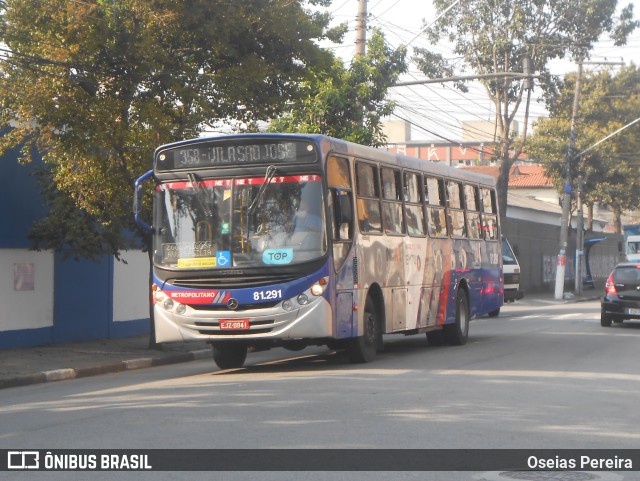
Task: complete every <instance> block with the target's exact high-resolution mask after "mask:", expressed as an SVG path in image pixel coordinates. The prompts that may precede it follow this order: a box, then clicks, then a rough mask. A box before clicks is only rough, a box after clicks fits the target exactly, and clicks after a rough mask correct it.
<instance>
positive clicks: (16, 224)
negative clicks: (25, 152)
mask: <svg viewBox="0 0 640 481" xmlns="http://www.w3.org/2000/svg"><path fill="white" fill-rule="evenodd" d="M18 152H19V149H13V150H10V151H9V152H8V153H7V155H5V156H4V157H0V165H2V173H3V175H5V176H6V178H7V179H9V182H6V183H5V184H4V186H3V187H2V189H0V205H2V209H0V225H2V230H1V231H0V248H14V249H20V248H28V247H29V246H30V242H29V240H28V239H27V235H28V234H29V230H30V229H31V224H32V223H33V222H34V221H35V220H36V219H39V218H41V217H44V216H45V215H46V213H47V211H46V209H45V208H44V207H43V205H42V198H41V197H40V191H39V189H38V187H37V185H36V179H35V177H34V175H33V174H34V172H35V171H36V169H37V168H39V167H42V165H43V164H42V160H41V159H40V158H37V159H36V160H35V161H34V162H33V163H32V164H28V165H20V164H19V163H18Z"/></svg>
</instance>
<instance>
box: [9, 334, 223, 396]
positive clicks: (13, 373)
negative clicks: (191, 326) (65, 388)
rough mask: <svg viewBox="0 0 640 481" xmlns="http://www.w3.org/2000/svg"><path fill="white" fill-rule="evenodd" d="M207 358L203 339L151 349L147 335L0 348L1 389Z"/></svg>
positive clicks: (208, 350) (207, 349)
mask: <svg viewBox="0 0 640 481" xmlns="http://www.w3.org/2000/svg"><path fill="white" fill-rule="evenodd" d="M209 358H211V348H210V347H209V346H208V345H207V344H206V343H205V342H201V341H195V342H189V343H181V342H175V343H166V344H161V345H160V347H159V349H150V348H149V336H148V335H145V336H138V337H128V338H122V339H104V340H100V341H84V342H74V343H69V344H56V345H50V346H39V347H27V348H18V349H6V350H2V349H0V389H3V388H8V387H16V386H26V385H29V384H37V383H43V382H51V381H62V380H66V379H75V378H78V377H87V376H95V375H98V374H106V373H113V372H120V371H125V370H128V369H143V368H147V367H152V366H162V365H165V364H175V363H179V362H188V361H194V360H196V359H209ZM211 362H212V363H213V359H212V358H211Z"/></svg>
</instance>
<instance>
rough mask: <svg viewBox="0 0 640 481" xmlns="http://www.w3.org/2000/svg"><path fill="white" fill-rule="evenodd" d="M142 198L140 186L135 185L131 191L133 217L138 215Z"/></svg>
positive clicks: (142, 193) (142, 192)
mask: <svg viewBox="0 0 640 481" xmlns="http://www.w3.org/2000/svg"><path fill="white" fill-rule="evenodd" d="M143 197H144V191H143V190H142V185H140V184H137V185H136V186H135V189H134V191H133V213H134V215H138V214H140V212H141V210H142V198H143Z"/></svg>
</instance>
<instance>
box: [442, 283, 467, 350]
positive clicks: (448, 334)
mask: <svg viewBox="0 0 640 481" xmlns="http://www.w3.org/2000/svg"><path fill="white" fill-rule="evenodd" d="M444 337H445V339H446V340H447V343H448V344H450V345H452V346H463V345H464V344H466V343H467V338H468V337H469V298H468V297H467V291H465V290H464V289H462V288H460V289H458V295H457V296H456V322H455V323H453V324H445V326H444Z"/></svg>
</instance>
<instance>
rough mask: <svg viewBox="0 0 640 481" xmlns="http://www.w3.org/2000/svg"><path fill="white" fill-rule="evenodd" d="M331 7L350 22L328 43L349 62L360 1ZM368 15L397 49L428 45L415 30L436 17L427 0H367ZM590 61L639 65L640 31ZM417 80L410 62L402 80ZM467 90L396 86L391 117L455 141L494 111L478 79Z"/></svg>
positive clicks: (536, 108) (566, 65)
mask: <svg viewBox="0 0 640 481" xmlns="http://www.w3.org/2000/svg"><path fill="white" fill-rule="evenodd" d="M453 1H454V0H452V2H453ZM476 1H482V0H476ZM628 3H633V4H634V13H635V16H636V18H640V0H619V1H618V6H619V7H620V6H624V5H627V4H628ZM329 10H330V12H331V13H332V15H333V18H334V23H336V24H337V23H342V22H348V24H349V34H348V36H347V38H346V39H345V42H344V44H342V45H339V46H335V45H332V46H331V48H332V49H333V50H334V52H335V53H336V54H337V55H339V56H340V57H342V58H344V59H347V60H348V59H350V58H352V57H353V55H354V54H355V29H356V16H357V12H358V0H334V1H333V4H332V6H331V7H330V8H329ZM367 13H368V27H371V28H373V27H378V28H380V29H381V30H382V31H383V32H384V34H385V39H386V41H387V42H388V43H389V44H390V45H392V46H394V47H397V46H399V45H400V44H404V45H407V44H408V45H409V47H410V49H409V50H410V51H411V50H412V49H411V47H429V44H428V43H427V41H426V40H425V39H423V38H422V37H421V36H420V35H419V33H420V31H421V30H422V28H423V26H424V25H425V24H426V23H432V22H433V21H436V14H435V9H434V8H433V5H432V2H431V0H368V4H367ZM432 48H433V47H432ZM438 50H439V51H440V53H442V54H443V56H444V57H445V58H451V57H453V54H452V53H451V50H450V49H448V48H447V47H446V46H439V47H438ZM591 60H592V61H593V62H609V63H607V64H599V65H585V66H584V70H585V72H587V71H590V70H594V69H604V68H608V69H613V71H615V70H616V69H619V68H620V67H619V66H615V65H611V62H613V63H619V62H624V63H625V64H626V65H629V64H630V63H631V62H633V63H634V64H636V65H640V29H637V30H636V31H635V32H633V33H632V35H631V36H630V38H629V40H628V42H627V45H626V46H624V47H615V46H614V45H613V42H612V41H609V40H607V39H603V41H601V42H600V43H599V44H598V45H597V46H596V48H595V49H594V50H593V51H592V53H591ZM550 69H551V73H552V74H554V75H560V76H562V75H565V74H567V73H570V72H575V71H576V65H575V64H572V63H571V62H568V61H557V62H554V63H553V64H552V65H551V67H550ZM467 74H470V72H467ZM421 78H424V76H423V75H421V74H420V73H419V72H418V70H417V68H416V66H415V65H413V64H411V65H410V68H409V73H408V74H406V75H404V76H403V77H402V78H401V79H400V81H410V80H418V79H421ZM470 88H471V89H470V92H468V93H466V94H463V93H460V92H459V91H457V90H455V89H454V88H453V86H452V85H446V84H428V85H419V86H407V87H394V88H393V89H391V94H390V96H391V98H393V99H394V100H395V101H396V102H397V104H398V107H397V108H396V112H395V115H394V118H395V119H396V120H397V119H404V120H409V121H410V122H411V124H412V138H413V139H414V140H443V137H444V138H446V139H449V140H454V141H456V140H461V138H462V129H461V125H462V122H464V121H473V120H493V119H494V118H495V109H494V108H493V105H492V104H491V102H489V100H488V98H487V96H486V94H485V93H484V90H483V89H482V87H481V86H480V85H479V83H478V82H474V83H472V84H470ZM530 115H531V119H536V118H539V117H544V116H546V115H547V113H546V110H545V108H544V105H543V104H541V103H536V104H533V105H532V108H531V111H530Z"/></svg>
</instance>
